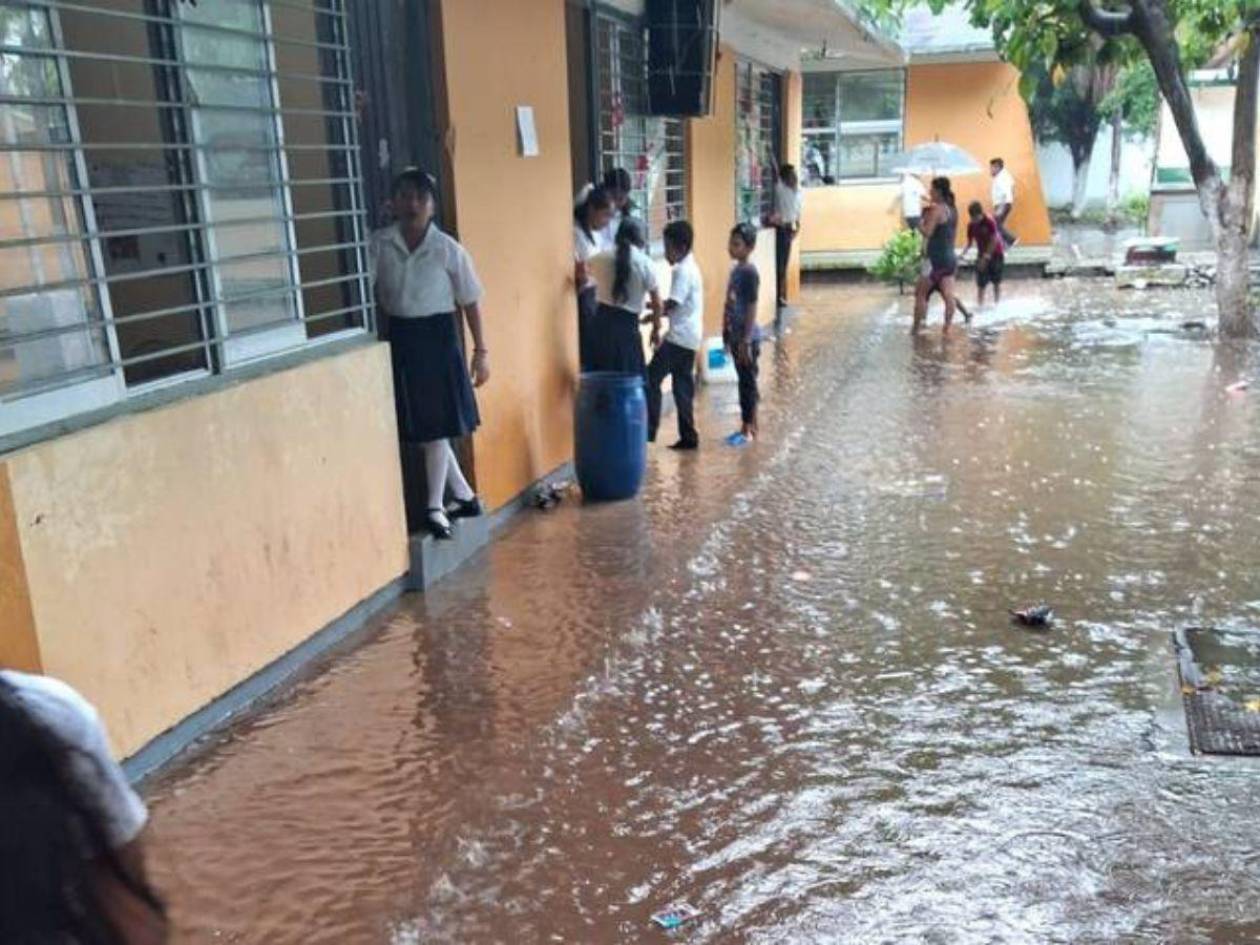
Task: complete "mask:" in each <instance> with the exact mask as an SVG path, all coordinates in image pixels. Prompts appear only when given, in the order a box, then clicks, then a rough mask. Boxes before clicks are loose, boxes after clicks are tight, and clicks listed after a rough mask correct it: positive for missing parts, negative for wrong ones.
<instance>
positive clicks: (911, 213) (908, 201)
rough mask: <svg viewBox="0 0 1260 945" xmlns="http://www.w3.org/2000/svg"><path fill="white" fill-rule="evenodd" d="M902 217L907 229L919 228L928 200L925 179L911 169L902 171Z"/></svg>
mask: <svg viewBox="0 0 1260 945" xmlns="http://www.w3.org/2000/svg"><path fill="white" fill-rule="evenodd" d="M900 199H901V219H902V220H903V221H904V222H905V224H906V229H908V230H917V229H918V228H919V221H920V220H922V219H923V204H924V203H925V202H926V201H927V188H926V187H924V186H923V181H921V180H919V178H918V176H917V175H915V174H913V173H911V172H910V171H902V172H901V198H900Z"/></svg>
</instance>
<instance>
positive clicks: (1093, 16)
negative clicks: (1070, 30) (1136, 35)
mask: <svg viewBox="0 0 1260 945" xmlns="http://www.w3.org/2000/svg"><path fill="white" fill-rule="evenodd" d="M1079 10H1080V15H1081V19H1082V20H1084V21H1085V25H1086V26H1088V27H1089V28H1090V29H1091V30H1093V31H1094V32H1095V33H1099V34H1101V35H1103V36H1125V35H1128V34H1129V33H1132V32H1133V28H1134V16H1133V10H1132V9H1130V10H1128V11H1126V12H1124V13H1119V12H1116V11H1114V10H1100V9H1098V7H1096V6H1094V4H1093V0H1081V3H1080V7H1079Z"/></svg>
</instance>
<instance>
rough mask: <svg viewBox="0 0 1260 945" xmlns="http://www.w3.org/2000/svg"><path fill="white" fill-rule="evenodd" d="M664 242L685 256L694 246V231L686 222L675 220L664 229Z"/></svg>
mask: <svg viewBox="0 0 1260 945" xmlns="http://www.w3.org/2000/svg"><path fill="white" fill-rule="evenodd" d="M665 242H666V243H668V244H669V245H670V246H673V247H675V248H677V249H680V250H682V254H683V255H684V256H686V255H687V254H688V253H689V252H691V248H692V247H693V246H695V244H696V231H695V230H693V229H692V228H691V224H690V223H688V222H687V221H686V220H675V221H674V222H673V223H670V224H669V225H667V226H666V227H665Z"/></svg>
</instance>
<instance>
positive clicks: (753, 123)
mask: <svg viewBox="0 0 1260 945" xmlns="http://www.w3.org/2000/svg"><path fill="white" fill-rule="evenodd" d="M780 81H781V80H780V77H779V75H778V74H777V73H775V72H772V71H770V70H769V69H764V68H762V67H761V66H759V65H757V64H756V63H752V62H748V61H746V60H741V61H740V62H738V63H736V65H735V127H736V136H735V219H737V220H740V221H742V222H751V223H760V221H761V220H762V218H763V217H765V216H767V215H769V214H770V213H771V212H773V209H774V182H775V168H776V167H777V166H778V163H779V160H780V140H781V138H782V127H783V124H782V122H783V116H782V95H781V91H780V89H781V86H780Z"/></svg>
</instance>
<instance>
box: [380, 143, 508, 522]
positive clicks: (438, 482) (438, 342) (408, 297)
mask: <svg viewBox="0 0 1260 945" xmlns="http://www.w3.org/2000/svg"><path fill="white" fill-rule="evenodd" d="M435 198H436V186H435V183H434V180H433V178H432V177H430V176H429V175H428V174H426V173H424V172H423V171H420V170H416V169H414V168H409V169H408V170H405V171H403V172H402V173H401V174H399V175H398V177H397V178H396V179H395V181H394V187H393V208H394V216H395V217H396V218H397V221H398V222H397V223H395V224H394V225H393V226H389V227H386V228H385V229H383V230H380V231H378V232H377V233H375V234H373V238H372V255H373V274H374V279H375V284H376V298H377V302H378V303H379V305H380V308H381V310H382V317H383V318H384V319H385V324H386V333H387V337H388V338H389V343H390V350H391V354H392V357H393V364H394V395H395V401H396V406H397V410H398V432H399V435H400V436H401V438H402V440H403V442H404V443H406V444H415V445H418V446H419V447H420V448H421V450H422V452H423V454H424V467H425V474H426V477H427V482H428V488H429V492H428V510H427V513H426V520H425V526H426V527H427V529H428V530H429V532H430V533H432V534H433V535H434V536H435V537H437V538H443V539H445V538H450V537H451V519H452V518H474V517H476V516H478V515H481V514H482V511H483V510H482V505H481V500H480V499H478V498H477V495H476V493H474V492H473V490H472V487H471V486H470V485H469V484H468V481H467V480H466V479H465V478H464V474H463V472H462V471H461V470H460V468H459V461H458V460H457V459H456V458H455V451H454V450H452V449H451V439H452V438H454V437H461V436H467V435H468V434H470V433H472V432H473V430H475V429H477V426H478V425H479V424H480V422H481V418H480V415H479V414H478V412H477V401H476V398H475V397H474V396H473V387H474V385H475V386H477V387H480V386H481V385H483V384H485V383H486V381H488V380H489V379H490V365H489V360H488V357H489V355H488V352H487V351H486V342H485V336H484V334H483V332H482V324H481V308H480V304H479V303H480V301H481V295H482V289H481V283H480V282H479V281H478V280H477V273H476V271H475V270H474V268H473V263H472V258H471V257H470V256H469V255H468V251H467V250H465V249H464V247H462V246H460V245H459V243H457V242H456V241H455V240H454V239H453V238H451V237H450V236H448V235H446V234H445V233H443V232H442V231H441V230H440V229H438V226H437V224H436V223H435V222H434V219H433V216H434V201H435ZM461 311H462V312H463V317H464V320H465V321H466V322H467V324H468V331H469V333H470V334H471V335H472V340H473V356H472V368H471V378H470V371H469V369H468V368H467V367H465V365H464V355H463V352H462V350H461V348H460V312H461ZM448 490H449V492H450V494H451V496H452V497H453V498H454V500H455V501H454V505H453V507H452V508H451V510H450V512H449V514H448V511H447V507H446V503H445V499H446V493H447V491H448Z"/></svg>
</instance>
